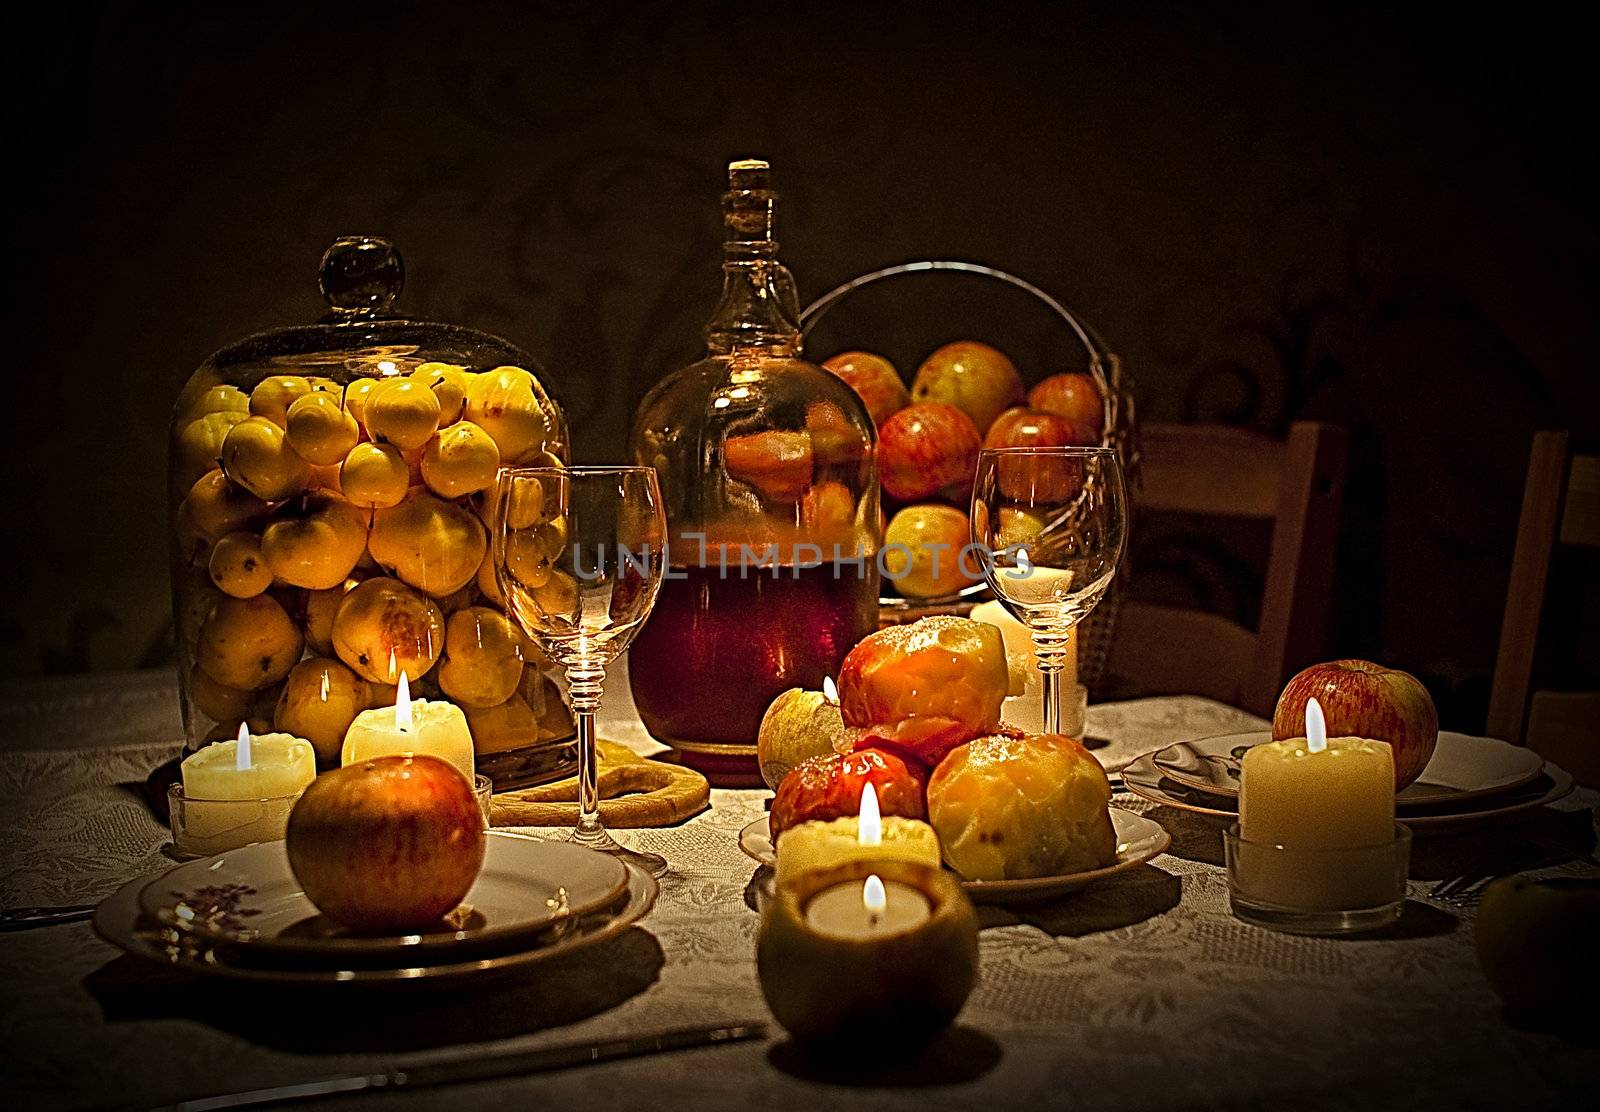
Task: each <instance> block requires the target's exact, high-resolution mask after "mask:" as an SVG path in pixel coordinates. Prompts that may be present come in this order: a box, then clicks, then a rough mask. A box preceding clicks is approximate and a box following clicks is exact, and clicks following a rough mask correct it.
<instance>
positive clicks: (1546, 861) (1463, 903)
mask: <svg viewBox="0 0 1600 1112" xmlns="http://www.w3.org/2000/svg"><path fill="white" fill-rule="evenodd" d="M1569 861H1589V862H1591V863H1594V862H1595V858H1594V856H1593V855H1592V854H1591V855H1585V854H1583V853H1580V852H1579V851H1577V850H1574V849H1562V850H1557V851H1555V852H1553V853H1550V854H1547V855H1546V856H1544V857H1540V858H1535V859H1534V860H1532V861H1526V862H1518V863H1516V864H1514V865H1509V866H1504V867H1501V868H1497V869H1487V870H1483V871H1479V872H1471V873H1462V874H1461V875H1460V876H1453V877H1450V878H1449V879H1447V880H1441V881H1440V882H1439V883H1438V884H1435V885H1434V886H1433V888H1432V890H1431V891H1429V893H1428V895H1429V896H1430V897H1432V898H1433V899H1436V900H1438V901H1439V902H1440V903H1447V904H1450V905H1451V906H1452V907H1473V906H1476V905H1477V903H1478V901H1480V900H1482V899H1483V893H1484V890H1485V889H1486V888H1488V887H1489V885H1490V884H1492V883H1493V882H1494V881H1497V880H1499V879H1500V878H1501V877H1507V876H1514V875H1516V874H1517V873H1528V872H1533V871H1535V870H1538V869H1548V868H1550V867H1551V866H1553V865H1565V864H1566V863H1567V862H1569Z"/></svg>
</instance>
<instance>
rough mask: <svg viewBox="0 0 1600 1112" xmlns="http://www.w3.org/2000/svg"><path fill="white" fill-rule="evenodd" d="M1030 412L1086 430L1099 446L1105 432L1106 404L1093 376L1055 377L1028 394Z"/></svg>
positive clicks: (1065, 375) (1051, 377) (1093, 441)
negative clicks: (1045, 414) (1059, 419)
mask: <svg viewBox="0 0 1600 1112" xmlns="http://www.w3.org/2000/svg"><path fill="white" fill-rule="evenodd" d="M1028 408H1029V409H1037V410H1039V411H1040V412H1041V413H1054V414H1055V415H1056V416H1058V417H1065V418H1066V419H1067V420H1069V421H1071V422H1073V423H1074V424H1076V425H1078V426H1079V427H1080V428H1082V429H1085V430H1087V431H1088V433H1089V434H1090V435H1091V436H1092V437H1093V438H1094V439H1093V440H1092V441H1091V442H1090V443H1095V444H1098V443H1099V442H1100V436H1101V434H1102V433H1104V432H1105V427H1106V409H1105V402H1104V400H1103V399H1102V398H1101V397H1100V387H1099V386H1098V385H1097V384H1096V383H1095V380H1094V376H1093V375H1086V374H1061V375H1051V376H1050V377H1049V378H1047V379H1045V380H1044V381H1043V382H1041V383H1039V384H1038V385H1037V386H1035V387H1034V388H1033V389H1032V390H1029V391H1028Z"/></svg>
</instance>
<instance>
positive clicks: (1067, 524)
mask: <svg viewBox="0 0 1600 1112" xmlns="http://www.w3.org/2000/svg"><path fill="white" fill-rule="evenodd" d="M1127 512H1128V511H1127V496H1126V494H1125V492H1124V490H1123V482H1122V465H1121V463H1120V462H1119V461H1118V459H1117V454H1116V452H1115V451H1114V450H1113V449H1111V448H988V449H985V450H984V451H983V453H982V454H981V455H980V456H979V457H978V471H977V475H976V477H975V481H974V484H973V488H972V542H973V544H974V545H976V546H978V549H979V551H980V552H982V553H983V566H984V579H985V580H986V581H987V582H988V584H989V587H990V589H991V590H993V591H994V593H995V596H996V597H997V598H998V599H999V600H1000V601H1001V603H1002V604H1003V605H1004V606H1005V608H1006V609H1007V610H1009V611H1010V612H1011V613H1012V614H1013V615H1014V616H1015V617H1016V618H1017V620H1019V621H1021V622H1022V623H1023V624H1024V625H1026V626H1027V627H1028V630H1029V633H1030V634H1031V636H1032V638H1033V649H1034V656H1035V658H1036V659H1037V661H1038V665H1039V672H1040V673H1041V675H1042V677H1043V680H1044V685H1043V686H1044V728H1045V731H1046V732H1048V733H1059V732H1060V730H1061V671H1062V668H1063V667H1064V665H1065V662H1066V656H1067V640H1068V638H1069V637H1071V636H1072V630H1073V627H1074V626H1076V625H1077V624H1078V623H1079V622H1081V621H1082V620H1083V619H1084V618H1085V617H1086V616H1088V613H1089V611H1091V610H1093V609H1094V607H1095V604H1096V603H1098V602H1099V601H1100V599H1101V598H1102V597H1103V596H1104V595H1105V593H1106V590H1107V588H1109V587H1110V586H1111V580H1112V577H1113V576H1115V574H1116V571H1117V564H1118V563H1119V561H1120V560H1121V559H1122V549H1123V545H1124V543H1125V541H1126V535H1127V528H1128V520H1127Z"/></svg>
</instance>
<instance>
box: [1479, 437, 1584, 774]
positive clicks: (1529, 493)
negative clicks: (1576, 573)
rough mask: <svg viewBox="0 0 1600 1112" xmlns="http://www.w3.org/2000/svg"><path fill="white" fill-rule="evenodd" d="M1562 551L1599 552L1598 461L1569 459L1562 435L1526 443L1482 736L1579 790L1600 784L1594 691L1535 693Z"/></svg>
mask: <svg viewBox="0 0 1600 1112" xmlns="http://www.w3.org/2000/svg"><path fill="white" fill-rule="evenodd" d="M1561 545H1573V546H1578V547H1582V548H1588V549H1594V548H1600V456H1588V455H1574V454H1572V451H1571V448H1570V445H1569V437H1568V434H1567V433H1565V432H1552V431H1546V432H1540V433H1536V434H1535V435H1534V438H1533V454H1532V456H1531V458H1530V459H1529V461H1528V482H1527V486H1526V487H1525V488H1524V490H1523V494H1522V516H1521V519H1520V521H1519V522H1518V525H1517V547H1516V551H1515V553H1514V555H1513V556H1512V558H1511V584H1510V587H1509V589H1508V590H1507V591H1506V609H1505V617H1504V618H1503V619H1502V620H1501V623H1500V651H1499V654H1498V655H1497V657H1496V658H1495V666H1494V684H1493V687H1492V688H1491V689H1490V694H1489V717H1488V722H1487V727H1486V729H1487V732H1488V734H1489V736H1491V737H1497V738H1503V739H1505V740H1506V741H1509V742H1512V743H1514V744H1518V745H1526V746H1528V747H1529V748H1530V749H1533V750H1536V751H1537V752H1538V753H1540V754H1541V755H1542V756H1544V757H1547V758H1549V759H1550V760H1552V761H1554V762H1555V763H1556V764H1558V765H1560V766H1561V767H1562V768H1564V769H1566V770H1567V771H1568V772H1570V773H1572V775H1573V776H1574V777H1576V778H1577V780H1578V781H1579V782H1580V783H1583V784H1589V785H1600V691H1555V690H1541V689H1536V688H1535V687H1534V658H1535V655H1536V650H1537V648H1538V645H1539V627H1540V624H1541V619H1542V618H1543V617H1544V616H1545V614H1546V612H1547V611H1546V599H1545V595H1546V588H1547V586H1548V585H1549V580H1550V578H1551V565H1552V563H1553V562H1554V560H1555V556H1556V550H1557V548H1558V547H1559V546H1561Z"/></svg>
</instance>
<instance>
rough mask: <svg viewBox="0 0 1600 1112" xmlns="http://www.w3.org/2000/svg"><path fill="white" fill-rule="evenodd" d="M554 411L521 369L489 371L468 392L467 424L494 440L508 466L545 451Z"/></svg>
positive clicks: (532, 380) (542, 392)
mask: <svg viewBox="0 0 1600 1112" xmlns="http://www.w3.org/2000/svg"><path fill="white" fill-rule="evenodd" d="M550 409H551V402H550V399H549V397H548V396H547V395H546V394H545V392H544V390H543V388H542V387H540V385H539V383H538V381H537V380H536V379H535V378H534V377H533V375H531V374H529V373H528V372H527V371H525V370H523V369H522V368H521V367H496V368H495V369H494V370H492V371H485V372H483V373H482V374H480V375H478V376H477V378H475V379H473V380H472V382H471V384H470V385H469V387H468V389H467V420H469V421H471V422H472V423H473V424H475V425H477V426H479V427H480V428H482V429H484V430H485V431H487V432H488V434H489V435H490V436H492V437H494V440H495V443H496V444H498V445H499V446H500V458H501V459H502V460H505V461H507V462H515V461H518V460H520V459H521V457H523V456H524V455H526V454H528V453H529V452H534V451H539V450H542V449H543V448H544V445H545V441H546V440H547V439H549V436H550V420H549V413H550Z"/></svg>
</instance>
